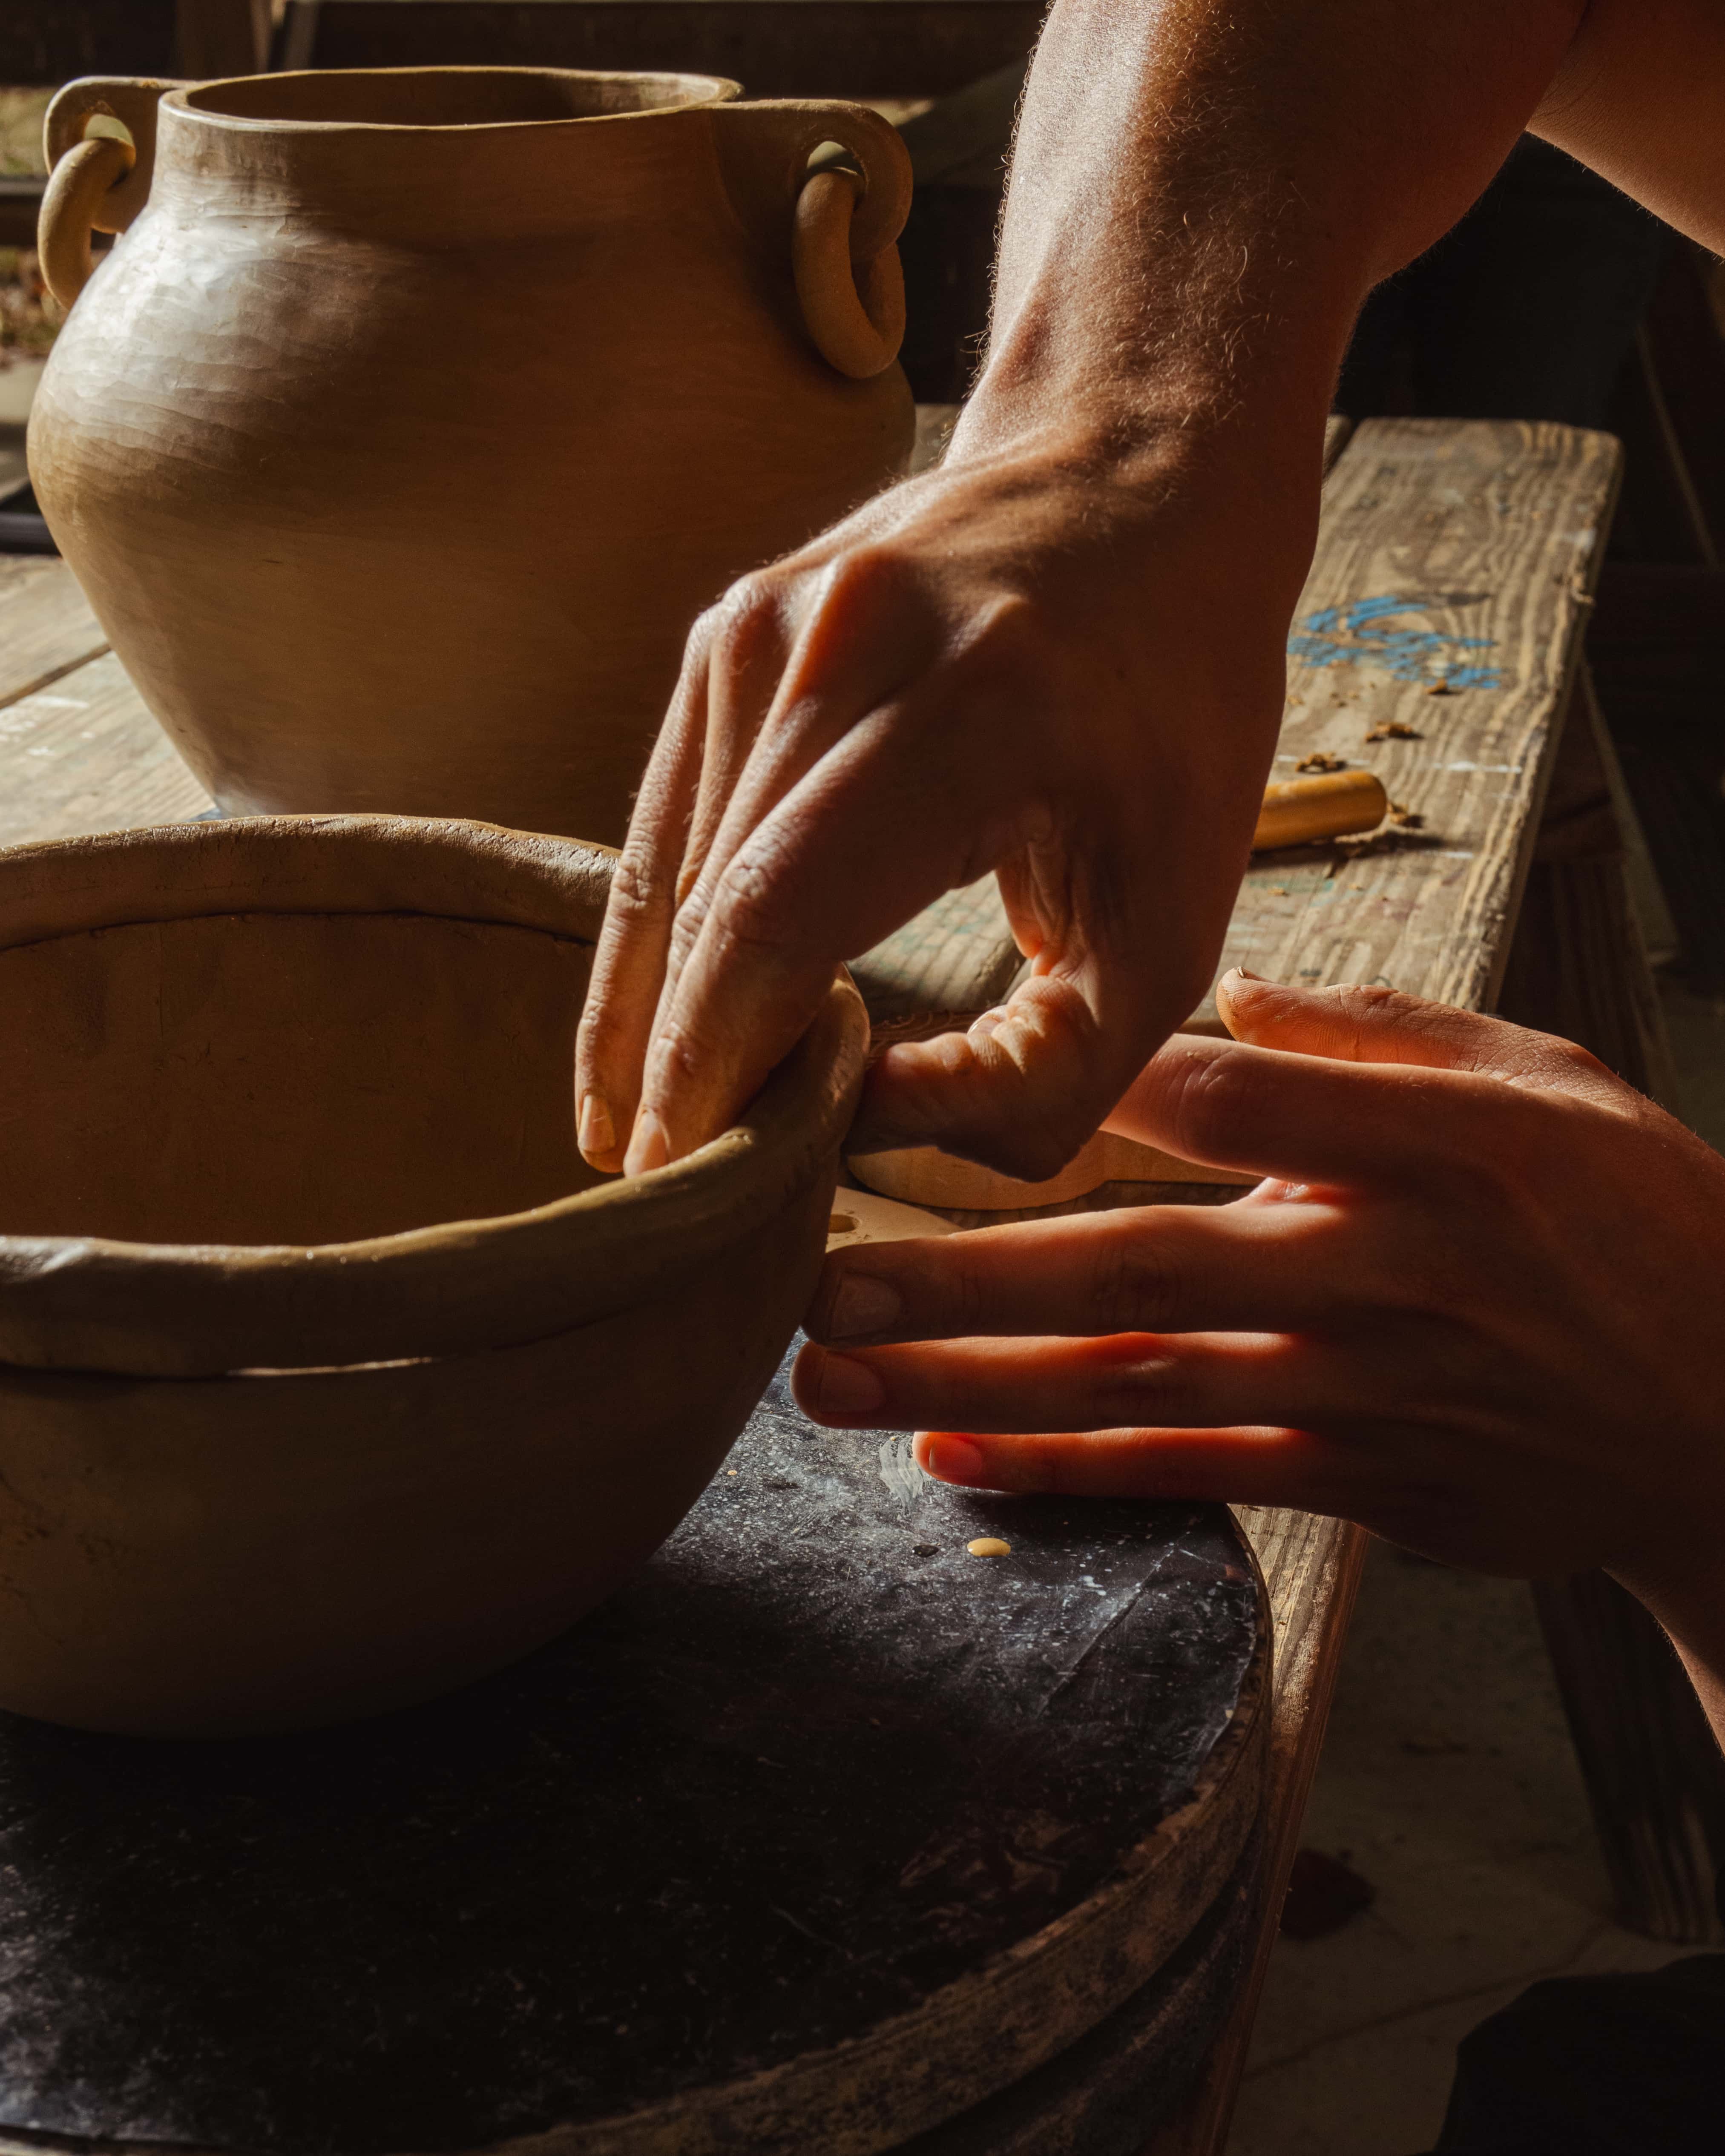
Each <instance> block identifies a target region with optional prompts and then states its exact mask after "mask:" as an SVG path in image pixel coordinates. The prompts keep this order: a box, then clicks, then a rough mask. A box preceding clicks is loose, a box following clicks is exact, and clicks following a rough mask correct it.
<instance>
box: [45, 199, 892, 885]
mask: <svg viewBox="0 0 1725 2156" xmlns="http://www.w3.org/2000/svg"><path fill="white" fill-rule="evenodd" d="M150 223H151V219H150V218H149V217H147V216H146V218H145V219H143V220H141V223H140V224H139V225H138V226H137V227H136V228H134V230H133V232H132V233H131V234H128V235H127V238H126V241H125V242H124V243H123V244H122V245H121V247H120V248H119V249H116V253H115V255H114V257H113V259H111V260H110V263H109V264H107V265H106V266H105V268H104V269H102V270H101V271H100V273H99V275H98V276H97V277H96V279H95V280H94V281H93V282H92V284H91V285H90V287H89V288H88V290H86V292H85V295H83V296H82V297H81V298H80V300H79V302H78V304H77V305H76V307H75V308H74V311H73V315H72V317H71V319H70V321H69V322H68V324H67V326H66V329H65V330H64V331H63V333H62V336H61V339H60V341H59V345H58V346H57V347H56V350H55V352H54V357H53V360H52V362H51V363H50V366H49V370H48V373H47V375H46V376H45V377H44V382H43V386H42V389H41V391H40V393H39V398H38V403H37V408H36V414H35V416H34V418H33V423H32V430H31V459H32V470H33V474H34V475H35V479H36V484H37V487H38V490H39V495H40V498H41V499H42V500H43V502H44V508H45V511H46V513H47V515H48V516H49V522H50V524H51V526H52V527H53V529H54V533H55V536H56V538H57V539H58V540H59V543H60V546H61V548H62V551H63V552H64V554H65V556H66V557H67V559H68V560H69V562H70V563H71V565H72V567H73V569H74V572H75V573H76V574H77V576H78V577H79V580H80V583H82V584H83V586H84V587H85V591H86V592H87V593H88V594H89V596H90V600H91V603H92V604H93V606H94V607H95V611H96V613H97V615H98V617H99V618H100V620H101V623H102V625H103V627H104V629H105V631H106V632H107V634H108V635H109V637H110V639H111V641H112V642H113V644H114V647H115V649H116V651H117V652H118V654H119V655H120V657H121V661H122V662H123V664H124V665H126V669H127V670H128V671H129V672H130V673H131V675H132V677H133V679H134V680H136V682H137V684H138V686H139V688H140V690H141V691H142V693H143V695H144V696H145V698H146V701H148V703H149V705H150V706H151V710H152V711H154V712H155V713H156V715H157V718H158V719H159V720H160V721H161V722H162V726H164V727H165V729H166V730H167V732H168V734H169V735H170V736H171V737H172V739H173V741H174V742H175V745H176V746H177V747H178V749H179V750H180V752H181V753H182V755H183V756H184V757H185V758H186V760H187V762H188V763H189V764H190V765H191V767H192V768H193V770H194V771H195V772H196V773H197V774H198V777H199V778H201V779H202V780H203V783H205V784H206V785H207V786H208V788H209V790H210V792H211V793H212V794H213V796H214V798H215V799H216V800H217V802H218V803H219V804H220V806H221V807H222V808H223V809H224V810H227V811H228V812H229V813H235V814H239V813H248V812H259V811H309V810H350V811H351V810H372V809H375V810H393V811H398V812H402V813H406V814H439V815H446V814H453V815H462V816H472V817H479V818H483V819H485V820H487V821H490V822H495V823H501V824H509V825H513V826H515V827H516V828H520V829H536V830H545V831H558V832H564V833H567V834H572V835H575V836H580V837H585V838H592V839H603V840H607V841H609V842H611V843H616V842H618V841H619V840H620V839H621V838H622V836H623V833H624V827H625V824H626V823H627V819H628V808H629V798H630V796H631V795H632V793H633V792H634V788H635V787H636V786H637V785H638V783H639V778H640V775H641V772H642V769H643V767H644V764H645V761H646V757H647V754H648V751H649V748H650V746H651V743H652V739H653V737H654V734H655V731H656V730H657V727H658V725H659V721H660V718H661V716H662V715H663V712H664V710H665V704H666V702H667V701H668V699H669V697H670V693H671V690H672V689H673V687H674V686H675V680H676V675H677V669H678V665H679V663H680V657H681V653H682V647H683V642H684V639H685V636H686V634H687V632H688V629H689V628H690V625H691V623H692V622H693V620H694V619H695V617H696V614H697V613H699V612H700V610H701V608H703V607H704V606H706V605H707V604H709V603H711V601H712V600H713V599H715V598H717V597H718V595H719V594H720V593H721V592H722V591H723V590H724V588H726V585H727V584H728V583H730V582H731V581H732V579H733V578H734V577H737V575H739V574H741V573H742V572H743V571H745V570H747V569H748V568H749V567H752V566H754V565H756V564H757V563H758V562H762V561H767V560H770V559H772V558H773V557H774V556H775V555H777V554H778V553H781V552H784V551H786V550H787V549H788V548H789V547H793V546H795V545H797V544H798V543H799V542H801V541H802V540H803V539H804V538H806V537H808V536H810V535H811V534H812V533H814V531H818V530H819V529H820V528H821V527H822V526H824V525H825V524H827V523H829V522H830V521H832V520H833V519H834V517H836V516H839V515H840V514H842V513H843V511H845V510H846V509H847V508H849V507H850V506H852V505H853V504H854V503H855V502H856V501H858V500H861V499H863V498H864V497H865V496H866V495H868V494H869V493H870V492H872V491H873V490H875V488H876V487H878V486H879V485H880V484H881V483H882V482H883V481H885V480H887V479H889V478H891V476H892V475H894V474H895V473H896V470H899V469H900V468H901V465H902V461H903V459H904V456H905V454H906V450H907V448H908V444H909V439H910V434H911V420H912V413H911V400H910V394H909V391H908V388H906V384H905V382H904V378H903V377H902V375H901V373H900V372H899V371H898V369H897V368H896V367H894V368H892V369H891V370H889V371H888V372H887V373H886V375H883V376H881V377H877V378H876V379H875V381H873V382H849V381H844V380H841V379H840V378H839V377H836V376H834V374H832V373H831V372H830V371H829V369H827V368H826V367H824V365H823V363H822V362H820V361H819V359H818V358H817V357H815V356H814V353H813V352H812V351H810V350H809V349H807V348H806V347H805V346H803V344H802V343H801V342H800V341H799V339H798V336H796V335H795V334H794V333H793V332H792V331H790V330H789V329H788V328H787V327H786V326H783V324H782V323H781V322H780V321H778V320H777V319H776V317H775V316H774V314H773V310H772V307H771V306H770V305H768V303H767V299H763V296H762V294H761V293H760V292H758V291H757V290H752V289H751V287H750V285H748V283H747V280H745V279H743V278H742V277H741V276H740V275H735V274H732V275H724V274H721V272H723V271H724V270H725V269H726V265H725V264H722V263H715V262H714V261H712V260H711V259H706V258H704V259H703V262H702V263H701V264H693V265H689V266H688V274H686V275H680V276H672V275H665V274H657V275H653V276H651V277H649V278H647V279H646V280H644V281H643V280H641V279H640V278H639V275H635V278H634V286H633V287H631V285H630V284H629V280H628V279H627V278H626V277H625V275H624V265H623V264H620V263H613V264H608V263H607V262H606V261H605V260H603V259H593V249H587V250H586V251H585V252H584V253H583V254H579V256H578V258H577V256H575V255H571V256H570V257H569V258H568V259H562V260H561V261H552V262H551V263H549V264H547V262H546V261H545V260H544V259H542V258H540V257H537V256H536V257H535V259H534V263H533V264H532V265H531V266H532V268H533V270H534V273H535V274H534V275H531V276H530V275H527V274H526V270H525V269H524V268H523V265H522V264H520V263H519V262H516V263H511V261H509V259H507V258H506V257H503V258H500V257H498V256H497V255H495V254H492V255H490V256H488V257H487V258H485V260H483V261H481V260H480V259H479V258H477V257H472V256H467V255H461V256H459V257H438V258H427V257H425V256H424V255H418V254H416V255H413V256H410V257H405V258H404V257H403V256H401V255H399V254H389V253H388V252H385V251H382V250H377V249H359V248H355V247H349V248H347V249H345V250H344V249H340V248H335V249H331V248H330V247H327V246H325V247H323V248H321V249H317V250H313V251H311V253H309V254H306V255H305V259H300V258H299V257H298V256H290V258H289V259H285V260H284V259H276V258H274V257H271V258H268V259H264V258H259V257H258V256H256V255H255V254H249V255H244V256H238V257H235V258H234V259H232V260H230V261H228V264H226V266H225V269H223V268H222V266H221V265H220V264H216V265H214V266H213V265H212V262H211V259H210V257H209V254H208V249H204V250H202V251H201V252H200V254H198V258H197V266H198V277H197V278H196V279H193V278H192V277H191V276H190V275H189V274H188V271H187V264H186V263H185V261H184V260H183V259H180V257H179V255H178V254H177V248H178V246H179V244H180V236H179V235H177V234H173V233H168V234H160V233H157V234H151V231H150V230H149V227H150ZM733 267H734V265H733ZM637 268H639V265H637ZM664 268H665V265H660V269H661V271H662V270H663V269H664ZM770 296H771V295H767V298H768V299H770ZM600 297H603V298H604V300H605V301H606V304H604V305H598V304H596V302H597V300H598V298H600ZM468 320H474V321H480V322H482V323H484V324H485V343H484V347H483V349H479V350H475V349H468V348H464V347H463V346H461V345H460V342H459V324H460V323H461V322H463V321H468ZM697 326H698V327H699V333H698V334H697Z"/></svg>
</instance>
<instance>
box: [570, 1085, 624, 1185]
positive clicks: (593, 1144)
mask: <svg viewBox="0 0 1725 2156" xmlns="http://www.w3.org/2000/svg"><path fill="white" fill-rule="evenodd" d="M575 1142H576V1144H577V1145H578V1147H580V1148H581V1157H582V1158H583V1160H584V1161H586V1162H587V1163H588V1166H589V1167H591V1168H609V1167H610V1166H611V1165H612V1164H613V1162H614V1158H615V1156H616V1153H617V1130H616V1126H615V1125H614V1123H613V1122H612V1120H611V1104H610V1102H609V1101H608V1100H607V1099H606V1098H605V1096H604V1095H603V1093H602V1092H600V1091H599V1090H598V1087H597V1086H588V1089H587V1091H585V1092H584V1093H583V1095H582V1096H581V1103H580V1106H579V1107H578V1110H577V1111H576V1116H575Z"/></svg>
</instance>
